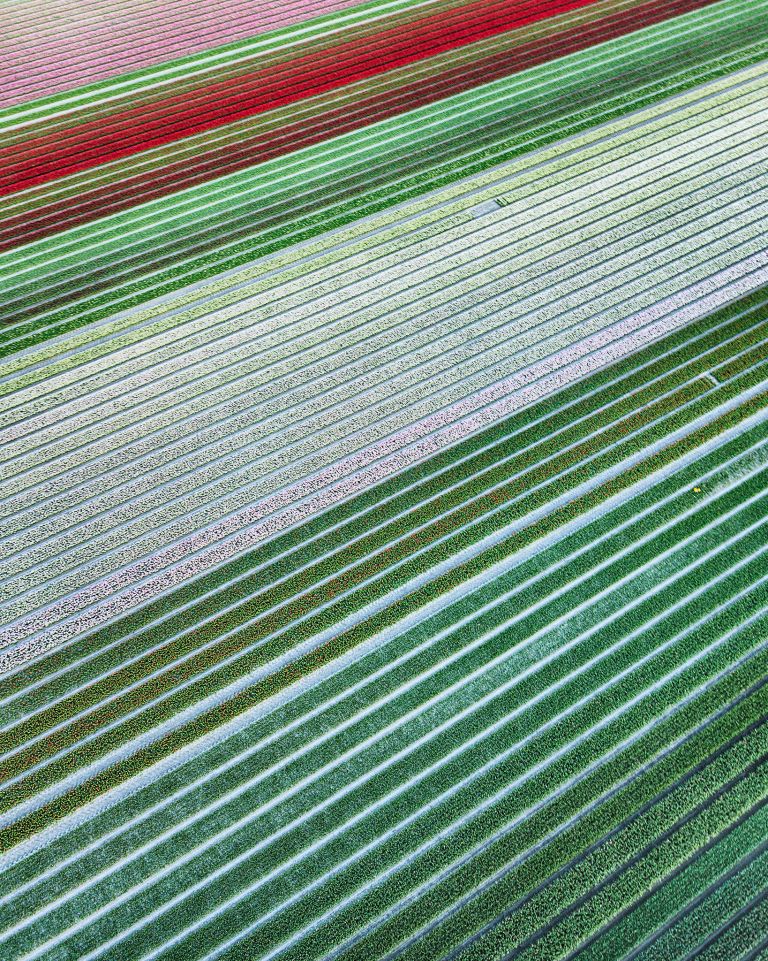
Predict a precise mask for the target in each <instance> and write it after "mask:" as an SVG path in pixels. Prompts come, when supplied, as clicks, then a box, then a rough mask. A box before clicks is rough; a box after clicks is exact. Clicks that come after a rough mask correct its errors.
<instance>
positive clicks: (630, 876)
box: [0, 288, 768, 961]
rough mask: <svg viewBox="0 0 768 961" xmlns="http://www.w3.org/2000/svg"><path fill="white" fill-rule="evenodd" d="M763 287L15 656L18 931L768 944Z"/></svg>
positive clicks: (7, 802)
mask: <svg viewBox="0 0 768 961" xmlns="http://www.w3.org/2000/svg"><path fill="white" fill-rule="evenodd" d="M767 409H768V289H765V288H764V289H762V290H760V291H758V292H757V293H755V294H752V295H751V296H750V297H748V298H746V299H744V300H741V301H739V302H736V303H733V304H731V305H729V306H728V307H726V308H723V309H721V310H719V311H717V312H715V313H711V314H709V315H707V316H705V317H702V318H701V319H699V320H697V321H695V322H694V323H691V324H689V325H687V326H685V327H684V328H682V329H680V330H679V331H678V332H677V333H675V334H673V335H670V336H668V337H666V338H665V339H662V340H659V341H656V342H655V343H653V344H651V345H650V346H649V347H647V348H645V349H643V350H641V351H638V352H636V353H634V354H631V355H630V356H629V357H627V358H625V359H624V360H622V361H621V362H620V363H618V364H616V365H614V366H611V367H608V368H605V369H603V370H601V371H599V372H598V373H596V374H594V375H592V376H590V377H589V378H586V379H583V380H581V381H579V382H578V383H576V384H574V385H572V386H571V387H569V388H567V389H565V390H563V391H561V392H560V393H558V394H555V395H553V396H551V397H549V398H547V399H545V400H543V401H540V402H538V403H536V404H533V405H530V406H528V407H525V408H523V409H522V410H520V411H519V412H518V413H516V414H514V415H513V416H510V417H508V418H507V419H506V420H504V421H502V422H499V423H498V424H496V425H494V426H493V427H491V428H489V429H487V430H485V431H483V432H481V433H477V434H475V435H473V436H471V437H470V438H468V439H466V440H464V441H463V442H461V443H459V444H457V445H455V446H453V447H450V448H449V449H447V450H445V451H444V452H442V453H441V454H439V455H438V456H435V457H433V458H431V459H430V460H427V461H424V462H422V463H419V464H418V465H416V466H414V467H411V468H409V469H407V470H404V471H402V472H401V473H399V474H397V475H396V476H393V477H392V478H391V479H389V480H387V481H386V482H384V483H381V484H379V485H378V486H376V487H374V488H371V489H369V490H367V491H366V492H365V493H363V494H361V495H359V496H357V497H355V498H353V499H350V500H348V501H346V502H344V503H342V504H340V505H339V506H337V507H335V508H333V509H331V510H328V511H326V512H325V513H324V514H322V515H319V516H318V517H316V518H314V519H312V520H311V521H309V522H307V523H305V524H303V525H302V526H299V527H295V528H292V529H291V530H289V531H288V532H287V533H285V534H282V535H281V536H278V537H275V538H273V539H272V540H271V541H268V542H266V543H265V544H263V545H262V546H260V547H258V548H257V549H255V550H253V551H251V552H249V553H247V554H244V555H242V556H239V557H237V558H236V559H234V560H233V561H231V562H229V563H227V564H224V565H221V566H220V567H218V568H216V569H214V570H213V571H211V572H210V573H208V574H206V575H204V576H201V577H199V578H198V579H196V580H193V581H190V582H188V583H186V584H184V586H183V587H181V588H179V589H176V590H175V591H171V592H168V593H167V594H165V595H163V596H162V597H160V598H159V599H157V600H155V601H153V602H152V603H150V604H148V605H146V606H145V607H143V608H141V609H139V610H136V611H134V612H132V613H131V614H130V615H129V616H126V617H124V618H123V619H122V620H120V621H116V622H114V623H111V624H109V625H107V626H105V627H102V628H100V629H98V630H95V631H93V632H91V633H90V634H86V635H83V636H81V637H78V638H76V639H75V640H72V641H70V642H69V643H67V644H65V645H63V646H61V647H59V648H57V649H55V650H53V651H52V652H50V653H48V654H47V655H44V656H41V657H39V658H38V659H37V660H35V661H33V662H31V663H28V664H26V665H24V666H22V667H19V668H17V669H15V670H14V671H13V672H11V673H9V674H7V675H5V676H4V677H2V678H1V679H0V716H1V717H2V729H1V730H0V738H1V739H2V741H1V749H2V758H1V762H0V763H1V764H2V786H0V841H1V843H2V850H3V852H4V855H3V861H2V863H3V865H4V870H3V872H2V876H1V877H0V958H2V959H3V961H16V959H22V958H24V959H33V958H42V959H47V961H54V959H55V961H65V959H67V961H68V959H72V961H74V959H77V961H90V959H96V958H99V959H102V958H103V959H111V961H140V959H141V961H149V959H154V958H162V959H167V961H171V959H174V961H176V959H178V961H194V959H202V958H225V959H243V961H245V959H256V958H258V959H271V958H281V959H283V958H285V959H296V961H299V959H301V961H309V959H317V961H321V959H322V961H325V959H333V958H337V957H338V958H344V959H359V961H369V959H384V958H395V957H397V958H403V959H413V961H416V959H424V961H427V959H434V961H442V959H446V958H461V959H466V961H469V959H473V961H491V959H502V958H503V959H506V958H521V959H523V958H525V959H530V961H543V959H566V958H575V957H578V958H584V959H587V958H589V959H595V961H597V959H605V961H613V959H617V958H627V959H635V958H637V959H642V961H668V959H678V958H679V959H693V958H697V959H702V961H731V959H747V958H749V959H764V958H765V957H766V951H768V943H767V942H766V937H768V897H767V894H768V883H767V882H768V806H766V801H768V724H766V720H768V697H767V694H766V692H767V691H768V687H766V681H768V416H766V410H767Z"/></svg>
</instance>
